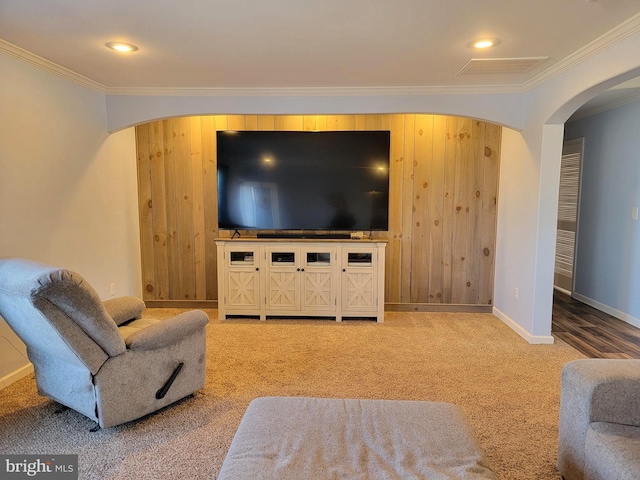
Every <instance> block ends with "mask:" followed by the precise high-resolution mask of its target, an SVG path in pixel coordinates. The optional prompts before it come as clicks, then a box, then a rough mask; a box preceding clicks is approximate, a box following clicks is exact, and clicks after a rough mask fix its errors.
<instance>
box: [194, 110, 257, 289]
mask: <svg viewBox="0 0 640 480" xmlns="http://www.w3.org/2000/svg"><path fill="white" fill-rule="evenodd" d="M256 122H257V120H256ZM200 125H201V135H202V139H201V141H200V142H201V145H202V188H203V192H202V195H203V202H204V205H203V209H204V229H205V265H206V267H205V281H206V286H205V289H206V298H207V299H216V298H218V257H217V254H216V244H215V239H216V238H217V237H218V172H217V162H216V144H217V139H216V123H215V118H214V117H213V116H207V117H200Z"/></svg>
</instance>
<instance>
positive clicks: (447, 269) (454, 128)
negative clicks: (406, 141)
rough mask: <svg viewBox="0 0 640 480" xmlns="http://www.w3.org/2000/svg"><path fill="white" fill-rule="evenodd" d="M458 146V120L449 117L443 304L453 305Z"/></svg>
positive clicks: (446, 145) (446, 149)
mask: <svg viewBox="0 0 640 480" xmlns="http://www.w3.org/2000/svg"><path fill="white" fill-rule="evenodd" d="M457 144H458V119H457V118H456V117H447V121H446V138H445V158H444V199H443V215H442V216H443V223H442V288H443V303H451V297H452V292H451V288H452V279H453V226H454V222H453V219H454V218H455V213H456V210H455V208H456V204H455V197H454V192H455V183H456V150H457Z"/></svg>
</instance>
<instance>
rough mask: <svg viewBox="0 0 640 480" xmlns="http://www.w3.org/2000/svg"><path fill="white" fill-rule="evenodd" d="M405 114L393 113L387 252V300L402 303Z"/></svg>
mask: <svg viewBox="0 0 640 480" xmlns="http://www.w3.org/2000/svg"><path fill="white" fill-rule="evenodd" d="M404 122H405V117H404V115H392V116H391V145H390V162H389V241H388V244H387V251H386V257H385V258H386V267H387V269H386V276H387V282H386V283H387V284H386V286H385V289H386V299H387V301H389V302H396V303H398V302H400V301H401V300H400V292H401V287H402V285H401V281H400V279H401V277H402V263H401V260H402V258H401V242H402V179H403V177H402V175H403V171H404V161H403V160H404V159H403V156H404Z"/></svg>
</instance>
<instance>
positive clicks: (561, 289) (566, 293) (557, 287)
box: [553, 285, 571, 296]
mask: <svg viewBox="0 0 640 480" xmlns="http://www.w3.org/2000/svg"><path fill="white" fill-rule="evenodd" d="M553 289H554V290H558V291H559V292H562V293H564V294H565V295H569V296H571V292H570V291H569V290H567V289H565V288H562V287H559V286H557V285H554V286H553Z"/></svg>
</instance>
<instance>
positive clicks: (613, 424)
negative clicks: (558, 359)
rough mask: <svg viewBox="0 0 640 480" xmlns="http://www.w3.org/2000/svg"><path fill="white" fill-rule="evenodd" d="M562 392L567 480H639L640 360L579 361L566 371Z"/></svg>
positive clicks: (561, 450) (561, 462) (562, 461)
mask: <svg viewBox="0 0 640 480" xmlns="http://www.w3.org/2000/svg"><path fill="white" fill-rule="evenodd" d="M561 389H562V390H561V398H560V430H559V442H558V470H559V471H560V473H561V474H562V476H563V478H565V480H638V479H639V478H640V360H617V359H615V360H614V359H595V358H590V359H581V360H574V361H572V362H569V363H567V364H566V365H565V366H564V368H563V370H562V381H561Z"/></svg>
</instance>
